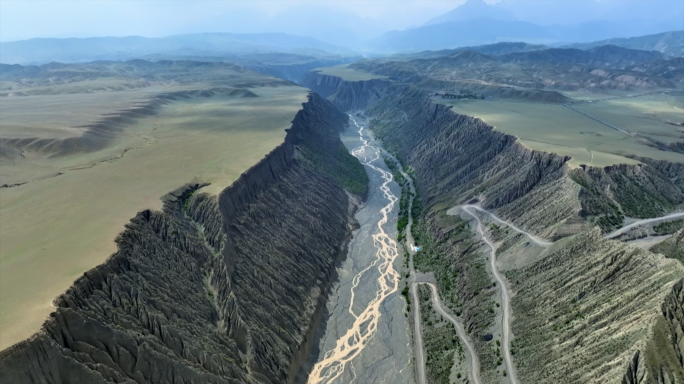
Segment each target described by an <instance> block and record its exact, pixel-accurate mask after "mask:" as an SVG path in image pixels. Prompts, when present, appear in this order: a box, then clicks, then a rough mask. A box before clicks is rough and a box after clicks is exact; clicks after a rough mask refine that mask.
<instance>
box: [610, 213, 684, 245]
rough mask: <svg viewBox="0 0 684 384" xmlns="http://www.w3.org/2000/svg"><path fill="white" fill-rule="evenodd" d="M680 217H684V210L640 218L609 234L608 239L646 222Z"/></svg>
mask: <svg viewBox="0 0 684 384" xmlns="http://www.w3.org/2000/svg"><path fill="white" fill-rule="evenodd" d="M679 217H684V212H675V213H671V214H669V215H665V216H661V217H654V218H652V219H643V220H638V221H635V222H633V223H632V224H629V225H625V226H624V227H622V228H620V229H618V230H616V231H613V232H611V233H609V234H607V235H606V239H612V238H614V237H618V236H620V235H622V234H623V233H625V232H627V231H629V230H630V229H634V228H636V227H639V226H641V225H644V224H650V223H657V222H659V221H665V220H670V219H676V218H679Z"/></svg>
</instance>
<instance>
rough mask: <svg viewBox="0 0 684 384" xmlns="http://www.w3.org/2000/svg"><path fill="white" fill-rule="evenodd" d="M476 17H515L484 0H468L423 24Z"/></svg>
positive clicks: (499, 18) (500, 18)
mask: <svg viewBox="0 0 684 384" xmlns="http://www.w3.org/2000/svg"><path fill="white" fill-rule="evenodd" d="M474 19H492V20H505V21H513V20H515V17H514V16H513V14H512V13H511V12H509V11H507V10H504V9H501V8H499V7H496V6H494V5H489V4H487V3H486V2H484V0H468V1H466V2H465V3H463V4H461V5H459V6H458V7H456V8H454V9H452V10H451V11H449V12H447V13H445V14H443V15H440V16H437V17H435V18H433V19H430V20H428V21H427V22H425V24H423V25H433V24H440V23H448V22H453V21H464V20H474Z"/></svg>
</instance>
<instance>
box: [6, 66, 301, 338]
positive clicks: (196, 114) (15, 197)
mask: <svg viewBox="0 0 684 384" xmlns="http://www.w3.org/2000/svg"><path fill="white" fill-rule="evenodd" d="M231 76H234V77H235V79H234V81H233V82H234V83H236V85H235V86H238V85H237V83H238V82H239V81H240V80H241V79H240V77H239V76H237V74H234V75H231ZM250 76H251V77H252V79H250V80H254V79H253V77H255V74H253V73H252V74H251V75H250ZM259 76H260V75H259ZM264 79H265V81H264V83H263V84H265V85H263V86H260V85H259V84H258V83H254V82H253V81H252V83H251V85H248V88H240V91H239V92H232V91H230V90H226V89H223V91H221V92H217V93H215V94H213V95H203V96H198V95H196V94H193V93H192V92H190V93H188V94H186V95H185V96H183V97H180V98H177V99H176V100H166V101H165V102H164V103H163V105H161V106H160V107H159V108H158V110H156V111H155V112H154V113H155V114H152V115H149V116H143V117H136V118H135V119H131V120H130V121H129V120H126V121H125V124H120V125H117V127H118V128H119V130H118V131H117V132H116V133H115V134H114V135H113V138H111V139H110V140H109V141H107V142H106V146H105V147H104V148H102V149H96V150H92V148H90V149H88V150H85V151H79V150H75V151H73V152H72V153H67V154H66V155H61V156H58V157H50V155H49V154H46V153H42V152H40V151H37V152H27V153H28V154H29V155H26V157H22V156H18V157H15V158H10V157H9V156H5V157H3V158H2V159H1V161H2V163H1V164H2V178H3V180H2V183H0V184H8V183H9V184H12V183H14V182H16V183H23V182H26V183H25V184H22V185H18V186H13V187H5V188H0V330H1V331H0V332H1V333H0V350H1V349H4V348H6V347H8V346H10V345H12V344H14V343H16V342H18V341H21V340H23V339H25V338H27V337H29V336H31V334H33V333H34V332H35V331H37V330H38V329H39V327H40V325H41V324H42V322H43V321H44V319H45V318H46V316H47V315H48V314H49V313H50V312H51V311H52V307H51V302H52V300H53V299H54V298H55V297H56V296H58V295H59V294H61V293H62V292H64V291H65V290H66V289H67V288H68V287H69V286H70V285H71V284H72V283H73V281H74V280H75V279H76V278H78V277H79V276H80V275H82V274H83V273H84V272H85V271H87V270H88V269H90V268H92V267H94V266H96V265H98V264H100V263H102V262H103V261H104V260H105V259H106V258H107V257H108V256H109V255H111V254H112V253H113V252H114V251H115V250H116V247H115V243H114V239H115V238H116V236H117V234H118V233H120V232H121V231H122V230H123V228H124V225H125V224H126V223H127V222H128V221H129V220H130V219H131V218H132V217H133V216H134V215H135V214H136V213H137V212H139V211H141V210H143V209H148V208H149V209H159V208H161V202H160V200H159V198H160V197H161V196H162V195H164V194H165V193H167V192H169V191H171V190H173V189H175V188H176V187H178V186H180V185H182V184H184V183H187V182H191V181H204V182H209V183H211V185H210V186H209V187H206V188H205V191H207V192H210V193H218V192H219V191H221V190H222V189H223V188H225V187H226V186H228V185H230V184H231V183H232V182H233V181H234V180H235V179H237V178H238V177H239V175H240V174H241V173H242V172H244V171H245V170H247V169H248V168H249V167H251V166H252V165H254V164H255V163H256V162H258V161H259V160H260V159H261V158H262V157H264V156H265V155H266V154H267V153H268V152H270V151H271V150H272V149H273V148H274V147H276V146H277V145H278V144H280V143H281V142H282V140H283V138H284V137H285V131H284V130H285V129H286V128H289V126H290V122H291V121H292V118H293V117H294V115H295V114H296V112H297V111H298V110H299V109H300V108H301V103H303V102H305V101H306V95H307V92H308V90H306V89H304V88H301V87H297V86H290V85H284V84H282V82H278V81H277V80H276V79H272V78H266V77H262V80H264ZM271 80H273V81H274V82H273V83H269V81H271ZM220 85H221V86H222V87H225V84H220ZM159 87H160V88H159V89H155V88H151V87H145V88H141V89H140V90H122V91H119V92H114V93H111V94H110V93H93V94H74V95H68V96H69V97H65V95H60V96H59V97H58V98H51V97H50V96H47V95H38V96H22V97H16V100H15V98H12V97H3V98H2V105H3V110H2V114H3V127H2V128H3V129H2V131H3V138H7V137H11V135H22V134H25V135H30V137H41V136H44V137H58V138H64V137H72V136H76V137H77V136H78V135H79V134H80V133H81V131H82V129H78V128H76V129H74V128H73V127H74V126H78V125H81V124H88V123H91V122H92V120H93V118H95V117H98V116H99V115H105V114H106V113H114V112H117V111H119V110H121V109H126V108H129V107H130V106H131V105H134V104H136V103H141V102H145V100H148V99H149V98H150V97H152V94H153V93H155V94H158V93H159V92H160V91H163V92H168V91H170V90H174V91H182V90H189V89H195V90H196V89H198V87H207V84H206V83H202V84H200V83H194V84H183V85H178V84H175V85H174V84H166V85H159ZM250 92H251V93H253V94H255V95H256V96H257V97H254V96H253V95H251V94H250ZM26 93H27V94H29V92H26ZM55 93H59V90H57V91H56V92H55ZM117 94H118V95H117ZM31 98H33V99H31ZM40 98H43V99H40ZM107 98H111V101H109V102H106V105H107V106H108V108H105V109H102V104H103V102H105V101H106V100H107ZM34 111H40V113H41V114H40V115H39V114H37V113H36V114H34V113H33V112H34ZM6 115H7V116H8V118H7V119H5V116H6ZM99 118H102V116H99ZM42 123H44V124H42ZM5 124H6V125H5ZM5 127H8V128H11V129H7V130H5ZM5 132H8V133H7V135H5ZM5 150H6V148H5ZM10 181H11V182H10Z"/></svg>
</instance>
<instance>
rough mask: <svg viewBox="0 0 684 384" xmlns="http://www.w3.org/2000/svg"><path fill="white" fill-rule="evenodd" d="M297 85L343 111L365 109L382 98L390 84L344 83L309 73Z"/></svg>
mask: <svg viewBox="0 0 684 384" xmlns="http://www.w3.org/2000/svg"><path fill="white" fill-rule="evenodd" d="M299 84H301V85H303V86H305V87H307V88H309V89H311V90H313V91H314V92H316V93H318V94H319V95H321V96H323V97H325V98H327V99H329V100H331V101H332V102H333V103H335V105H337V107H338V108H340V109H341V110H343V111H351V110H357V109H366V108H367V107H369V106H371V105H372V104H373V103H375V102H376V101H377V100H379V99H380V98H382V97H383V95H384V93H385V90H386V89H387V88H388V87H389V85H390V82H389V81H387V80H381V79H372V80H364V81H345V80H343V79H342V78H340V77H336V76H330V75H324V74H321V73H320V72H318V71H310V72H308V73H307V74H305V75H304V76H302V78H301V79H300V80H299Z"/></svg>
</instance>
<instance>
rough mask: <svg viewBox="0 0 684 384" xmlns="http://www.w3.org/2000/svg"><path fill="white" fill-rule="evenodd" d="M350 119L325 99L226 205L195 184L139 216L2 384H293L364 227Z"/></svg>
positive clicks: (1, 373)
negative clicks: (349, 245)
mask: <svg viewBox="0 0 684 384" xmlns="http://www.w3.org/2000/svg"><path fill="white" fill-rule="evenodd" d="M346 122H347V117H346V115H344V114H343V113H341V112H339V111H338V110H337V109H336V108H335V107H334V106H332V105H331V104H330V103H329V102H327V101H325V100H323V99H321V98H320V97H319V96H317V95H315V94H312V95H311V96H310V98H309V101H308V102H307V103H306V104H304V108H303V109H302V110H301V111H300V112H299V113H298V114H297V116H296V117H295V119H294V121H293V124H292V127H291V128H290V129H289V130H288V134H287V136H286V138H285V141H284V143H283V144H281V145H280V146H279V147H277V148H276V149H274V150H273V151H272V152H271V153H270V154H269V155H267V156H266V157H265V158H264V159H263V160H262V161H261V162H260V163H259V164H257V165H256V166H254V167H253V168H251V169H250V170H248V171H247V172H245V173H244V174H243V175H242V176H241V177H240V178H239V179H238V180H237V181H236V182H235V183H233V185H231V186H230V187H228V188H226V189H225V190H224V191H223V192H221V193H220V194H219V196H218V197H216V196H209V195H207V194H203V193H201V187H202V185H200V184H192V185H187V186H184V187H182V188H179V189H178V190H176V191H174V192H172V193H170V194H168V195H167V196H165V197H164V198H163V201H164V207H163V210H162V211H161V212H153V211H144V212H140V213H139V214H138V215H136V217H134V218H133V219H132V220H131V222H130V224H128V226H127V227H126V230H125V231H124V232H123V233H122V234H121V235H120V236H119V237H118V238H117V244H118V251H117V252H116V253H115V254H114V255H112V256H111V257H110V258H109V259H108V260H107V261H106V262H105V263H104V264H102V265H101V266H98V267H96V268H94V269H92V270H90V271H88V272H86V273H85V274H84V276H83V277H81V278H80V279H79V280H77V281H76V282H75V283H74V285H73V287H72V288H70V289H69V290H68V291H67V292H66V293H65V294H63V295H62V296H60V297H59V298H58V299H57V300H56V301H55V306H56V309H55V312H54V313H53V314H52V315H51V316H50V318H49V319H48V320H47V321H46V322H45V324H44V326H43V329H42V330H41V331H40V332H38V333H37V334H36V335H34V336H33V337H32V338H31V339H29V340H26V341H24V342H21V343H19V344H17V345H15V346H13V347H11V348H9V349H7V350H5V351H2V352H1V353H0V382H3V383H5V382H6V383H74V382H84V383H85V382H87V383H245V382H260V383H287V382H292V380H293V379H294V375H295V373H296V372H297V370H298V369H299V365H300V363H301V361H302V360H303V359H304V358H305V356H306V355H307V354H308V350H309V348H310V347H311V343H312V341H313V337H314V333H315V331H316V329H317V327H318V323H319V321H320V318H321V316H322V311H323V310H324V307H325V294H326V292H327V291H328V288H329V287H330V284H331V283H332V280H334V278H335V273H336V270H335V265H336V263H337V262H338V261H339V260H340V258H341V257H343V256H344V255H345V254H346V242H347V241H348V239H349V238H350V234H351V230H352V228H353V212H354V210H355V204H354V202H353V201H354V200H353V199H350V197H349V192H347V191H346V190H345V188H344V187H343V184H344V181H345V180H350V179H353V178H354V177H355V175H356V174H358V171H359V169H360V170H361V172H363V168H362V166H361V164H360V163H358V161H356V160H355V159H354V158H353V157H351V155H349V154H348V153H347V156H348V157H346V158H345V157H342V156H340V155H339V153H338V151H337V149H338V148H339V146H341V145H342V144H341V142H340V141H339V138H338V136H337V135H338V132H339V131H340V130H341V129H343V127H344V126H345V125H346ZM312 151H317V153H324V154H330V155H329V156H327V157H325V158H322V159H321V160H322V161H326V162H327V164H328V166H326V167H321V166H320V164H317V163H315V162H312V161H311V160H310V156H307V154H309V153H310V152H312ZM338 180H341V181H338ZM362 192H365V190H364V191H362Z"/></svg>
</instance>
